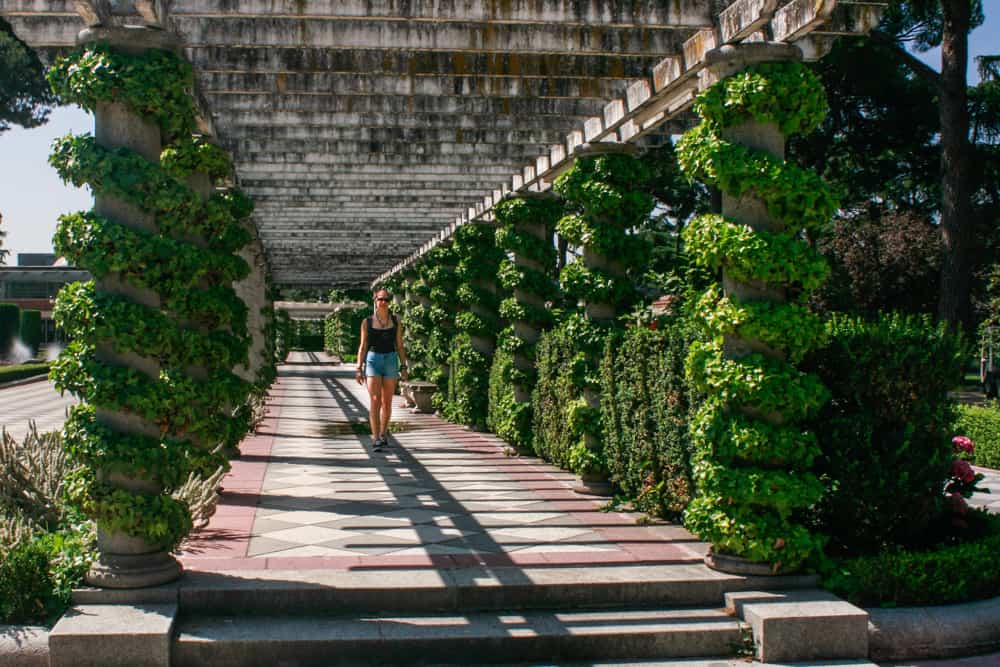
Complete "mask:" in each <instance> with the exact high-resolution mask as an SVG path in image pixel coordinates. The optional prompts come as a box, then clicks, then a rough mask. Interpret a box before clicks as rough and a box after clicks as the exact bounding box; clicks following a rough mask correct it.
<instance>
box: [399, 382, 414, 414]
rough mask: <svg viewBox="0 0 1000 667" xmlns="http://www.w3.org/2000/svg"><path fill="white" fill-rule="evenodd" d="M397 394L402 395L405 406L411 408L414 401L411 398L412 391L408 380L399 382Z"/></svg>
mask: <svg viewBox="0 0 1000 667" xmlns="http://www.w3.org/2000/svg"><path fill="white" fill-rule="evenodd" d="M399 395H400V396H402V397H403V402H404V403H405V404H406V407H408V408H412V407H414V406H415V405H416V402H415V401H414V400H413V391H412V390H411V389H410V383H409V382H400V383H399Z"/></svg>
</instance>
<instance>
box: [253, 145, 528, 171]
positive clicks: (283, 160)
mask: <svg viewBox="0 0 1000 667" xmlns="http://www.w3.org/2000/svg"><path fill="white" fill-rule="evenodd" d="M364 152H365V156H364V157H359V156H358V155H357V154H344V153H340V154H330V153H323V152H300V153H286V152H282V153H276V152H264V151H261V152H259V153H244V154H242V155H241V157H240V161H239V162H237V165H241V164H243V163H244V161H253V162H258V163H259V162H268V163H271V164H299V165H323V166H324V167H325V166H326V165H357V164H358V163H363V164H365V165H366V166H372V165H381V166H385V165H396V166H402V167H413V168H421V167H422V166H424V165H426V164H427V163H428V160H427V158H426V156H425V155H422V154H420V153H419V152H407V153H397V154H389V153H377V152H376V153H370V152H368V151H367V149H366V150H365V151H364ZM509 159H511V160H518V159H523V155H521V154H520V152H518V153H517V154H516V155H513V154H512V155H509ZM506 161H507V160H506V159H505V158H504V157H503V156H500V155H491V154H488V153H487V154H477V153H474V152H471V151H466V150H461V151H456V152H455V153H454V154H449V155H446V154H440V155H438V156H437V157H435V159H434V160H432V161H430V163H431V164H430V165H428V166H434V165H436V166H451V167H456V168H459V167H463V166H465V165H469V166H480V167H486V166H490V167H496V166H498V165H503V164H504V163H505V162H506ZM516 168H517V167H516V166H508V167H507V170H508V173H509V172H510V170H511V169H516Z"/></svg>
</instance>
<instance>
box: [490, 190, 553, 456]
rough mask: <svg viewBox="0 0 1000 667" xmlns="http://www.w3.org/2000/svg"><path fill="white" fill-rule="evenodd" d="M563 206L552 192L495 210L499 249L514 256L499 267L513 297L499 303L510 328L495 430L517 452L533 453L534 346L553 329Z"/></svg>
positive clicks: (497, 387)
mask: <svg viewBox="0 0 1000 667" xmlns="http://www.w3.org/2000/svg"><path fill="white" fill-rule="evenodd" d="M562 211H563V208H562V203H561V202H559V201H558V200H557V199H556V197H555V196H554V195H553V194H552V193H534V192H526V193H519V194H518V195H516V196H513V197H510V198H508V199H505V200H504V201H502V202H500V203H498V204H497V205H496V207H495V214H496V218H497V224H498V228H497V230H496V242H497V246H498V247H499V248H501V249H502V250H504V251H506V253H507V254H508V255H510V256H512V259H505V260H503V262H501V265H500V267H499V275H498V279H499V282H500V284H501V285H502V286H503V287H504V288H506V289H507V290H509V291H511V292H512V295H511V296H510V297H508V298H506V299H504V300H503V302H502V303H501V304H500V311H499V312H500V316H501V317H502V318H503V319H504V320H506V321H507V322H508V323H509V326H508V327H507V328H505V329H504V330H503V331H501V332H500V334H499V335H498V337H497V342H498V345H499V347H500V350H501V352H500V353H498V355H497V357H496V359H495V361H494V364H493V369H492V370H491V373H490V374H491V376H492V378H493V379H492V380H491V396H490V417H489V422H490V427H491V428H492V429H493V430H494V431H495V432H496V433H497V435H499V436H500V437H501V438H503V439H504V441H506V442H507V443H509V444H511V445H513V446H514V447H515V448H516V449H517V451H518V452H520V453H523V454H528V453H532V452H533V450H532V440H533V438H532V432H531V423H532V415H531V391H532V389H533V388H534V386H535V383H536V381H537V379H538V378H537V372H536V369H535V345H536V344H537V343H538V340H539V338H540V337H541V334H542V332H543V331H544V330H545V329H548V328H549V327H551V326H552V314H551V312H550V311H549V310H548V308H547V306H546V302H547V301H551V300H552V299H554V298H555V297H556V296H557V295H558V289H557V287H556V276H555V266H556V250H555V246H554V245H553V232H554V229H555V223H556V220H558V219H559V216H560V215H562Z"/></svg>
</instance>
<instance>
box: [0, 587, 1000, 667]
mask: <svg viewBox="0 0 1000 667" xmlns="http://www.w3.org/2000/svg"><path fill="white" fill-rule="evenodd" d="M865 611H867V612H868V614H869V616H870V618H869V622H868V654H869V657H870V659H871V660H876V661H882V660H886V661H888V660H923V659H933V658H952V657H961V656H970V655H977V654H981V653H986V652H989V651H992V650H997V649H998V648H1000V597H995V598H991V599H989V600H981V601H979V602H966V603H963V604H954V605H942V606H939V607H901V608H898V609H866V610H865ZM48 638H49V630H48V629H46V628H43V627H38V626H25V625H0V664H3V665H4V666H5V667H47V666H48V664H49V646H48Z"/></svg>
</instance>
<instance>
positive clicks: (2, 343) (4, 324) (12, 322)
mask: <svg viewBox="0 0 1000 667" xmlns="http://www.w3.org/2000/svg"><path fill="white" fill-rule="evenodd" d="M20 327H21V308H20V307H19V306H18V305H17V304H13V303H0V359H2V358H3V357H4V356H5V355H6V354H7V353H8V352H10V347H11V345H13V344H14V339H16V338H17V334H18V331H19V329H20Z"/></svg>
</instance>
